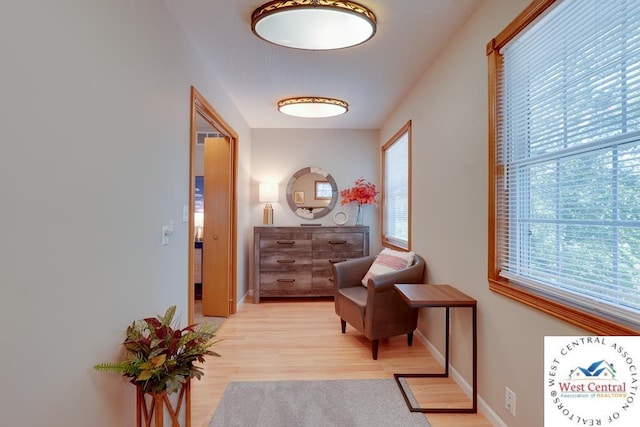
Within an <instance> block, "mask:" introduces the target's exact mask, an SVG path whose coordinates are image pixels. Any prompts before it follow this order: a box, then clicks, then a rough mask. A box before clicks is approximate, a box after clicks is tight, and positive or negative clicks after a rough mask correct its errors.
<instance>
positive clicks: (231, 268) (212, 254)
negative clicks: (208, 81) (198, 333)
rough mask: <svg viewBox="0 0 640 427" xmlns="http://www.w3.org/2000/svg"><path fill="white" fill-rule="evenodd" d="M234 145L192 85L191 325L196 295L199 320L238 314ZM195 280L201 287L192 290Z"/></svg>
mask: <svg viewBox="0 0 640 427" xmlns="http://www.w3.org/2000/svg"><path fill="white" fill-rule="evenodd" d="M237 140H238V137H237V134H236V133H235V131H234V130H233V129H232V128H231V127H230V126H228V125H227V124H226V123H225V122H224V120H222V118H221V117H220V116H219V115H218V114H217V112H216V111H215V110H214V109H213V107H212V106H211V104H209V102H208V101H207V100H206V99H205V98H204V97H203V96H202V95H201V94H200V93H199V92H198V91H197V90H196V88H195V87H193V86H192V87H191V141H190V168H189V169H190V179H189V185H190V197H189V230H190V238H189V324H193V323H194V315H195V298H196V290H198V291H199V294H200V295H198V296H199V297H201V299H202V304H201V306H202V314H203V315H205V316H220V317H227V316H229V315H231V314H235V312H236V296H237V286H236V265H237V260H236V254H237V248H236V241H237V202H236V200H237V197H236V182H237ZM197 177H202V180H200V179H198V182H199V183H200V182H202V183H203V184H204V191H203V193H202V194H200V195H201V196H203V198H204V200H202V202H203V203H201V201H200V200H198V201H197V202H196V195H197V194H196V190H195V189H196V180H197ZM200 185H202V184H200ZM201 208H202V209H201ZM198 279H199V280H200V284H201V286H200V288H199V289H196V283H197V280H198Z"/></svg>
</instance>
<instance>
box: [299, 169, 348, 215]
mask: <svg viewBox="0 0 640 427" xmlns="http://www.w3.org/2000/svg"><path fill="white" fill-rule="evenodd" d="M308 173H315V174H318V175H322V176H323V177H325V178H326V180H327V181H328V182H329V184H331V201H330V202H329V204H328V205H327V206H325V207H324V208H323V209H321V210H319V211H317V212H309V211H308V210H307V209H302V208H299V207H298V205H296V204H295V202H294V201H293V186H294V185H295V183H296V181H297V180H298V178H300V177H301V176H303V175H306V174H308ZM337 202H338V185H337V184H336V181H335V179H333V177H332V176H331V174H330V173H328V172H327V171H325V170H324V169H320V168H316V167H311V166H310V167H306V168H302V169H300V170H299V171H297V172H296V173H294V174H293V176H292V177H291V178H290V179H289V183H288V184H287V203H288V204H289V207H290V208H291V211H292V212H293V213H294V214H296V215H298V216H299V217H300V218H304V219H316V218H322V217H323V216H325V215H327V214H328V213H329V212H331V211H332V210H333V208H334V207H335V206H336V203H337Z"/></svg>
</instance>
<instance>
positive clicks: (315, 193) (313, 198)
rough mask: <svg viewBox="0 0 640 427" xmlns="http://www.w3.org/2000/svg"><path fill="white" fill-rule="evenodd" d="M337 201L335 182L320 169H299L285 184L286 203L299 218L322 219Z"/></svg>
mask: <svg viewBox="0 0 640 427" xmlns="http://www.w3.org/2000/svg"><path fill="white" fill-rule="evenodd" d="M337 201H338V186H337V185H336V181H335V180H334V179H333V177H332V176H331V174H329V173H328V172H326V171H324V170H322V169H320V168H314V167H308V168H303V169H300V170H299V171H298V172H296V173H294V174H293V176H292V177H291V179H289V183H288V184H287V203H289V207H290V208H291V210H292V211H293V213H295V214H296V215H298V216H299V217H300V218H305V219H315V218H320V217H323V216H325V215H326V214H328V213H329V212H331V210H332V209H333V208H334V207H335V205H336V202H337Z"/></svg>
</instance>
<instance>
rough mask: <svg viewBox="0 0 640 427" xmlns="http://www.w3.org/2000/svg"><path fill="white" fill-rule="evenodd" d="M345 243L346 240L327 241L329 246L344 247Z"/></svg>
mask: <svg viewBox="0 0 640 427" xmlns="http://www.w3.org/2000/svg"><path fill="white" fill-rule="evenodd" d="M346 243H347V241H346V240H329V244H331V245H344V244H346Z"/></svg>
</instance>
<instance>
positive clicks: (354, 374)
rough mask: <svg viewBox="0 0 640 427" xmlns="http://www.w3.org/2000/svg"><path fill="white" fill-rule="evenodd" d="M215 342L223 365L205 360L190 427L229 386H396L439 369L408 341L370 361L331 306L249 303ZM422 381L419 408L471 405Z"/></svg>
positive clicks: (472, 419)
mask: <svg viewBox="0 0 640 427" xmlns="http://www.w3.org/2000/svg"><path fill="white" fill-rule="evenodd" d="M216 335H217V338H220V339H222V340H223V341H222V342H220V343H219V344H217V345H216V346H215V348H214V349H215V351H217V352H218V353H220V354H221V355H222V357H219V358H218V357H208V360H207V361H206V363H205V366H204V370H205V375H204V377H203V378H202V379H201V380H200V381H193V382H192V405H191V409H192V410H191V413H192V423H193V426H194V427H206V426H208V423H209V420H210V419H211V417H212V416H213V414H214V412H215V409H216V407H217V405H218V402H219V401H220V399H221V398H222V395H223V393H224V390H225V388H226V386H227V384H228V383H229V382H231V381H261V380H319V379H356V378H393V374H394V373H400V372H402V373H420V372H434V371H439V369H441V368H440V366H439V365H438V363H437V361H436V360H435V359H434V358H433V357H432V356H431V354H430V353H429V352H428V350H427V349H426V348H425V347H424V346H423V345H422V343H421V342H420V341H419V340H417V339H414V343H413V346H412V347H409V346H407V340H406V336H399V337H394V338H391V339H389V340H385V341H382V342H381V343H380V350H379V355H378V360H373V359H372V358H371V345H370V342H369V341H368V340H367V339H366V338H364V337H363V336H362V335H360V334H359V333H358V332H356V331H355V330H354V329H352V328H351V327H350V326H349V325H347V333H346V334H342V333H341V332H340V320H339V318H338V317H337V316H336V314H335V312H334V311H333V301H332V300H331V301H329V300H302V301H301V300H273V299H263V300H262V302H261V303H260V304H253V303H251V302H247V303H245V304H244V305H242V307H240V309H239V310H238V313H237V314H235V315H233V316H231V317H229V318H228V319H227V320H226V321H225V322H224V323H223V324H222V326H221V327H220V329H218V332H217V334H216ZM414 381H415V380H414ZM420 381H428V382H429V383H428V384H422V385H419V384H413V383H412V391H413V393H414V395H415V396H416V398H417V399H418V401H419V402H420V403H421V404H422V405H428V404H430V405H438V406H443V405H459V404H460V403H461V402H462V404H463V405H464V404H468V402H469V400H468V399H467V398H466V396H465V395H464V393H462V391H460V389H459V388H458V387H457V385H455V383H453V381H452V380H448V379H428V380H420ZM425 392H429V394H428V397H427V395H425ZM398 393H400V391H398ZM427 419H428V420H429V422H430V423H431V425H432V427H449V426H456V427H486V426H491V424H490V423H489V422H488V421H487V420H486V418H484V417H483V416H482V415H480V414H451V415H449V414H428V415H427Z"/></svg>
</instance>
